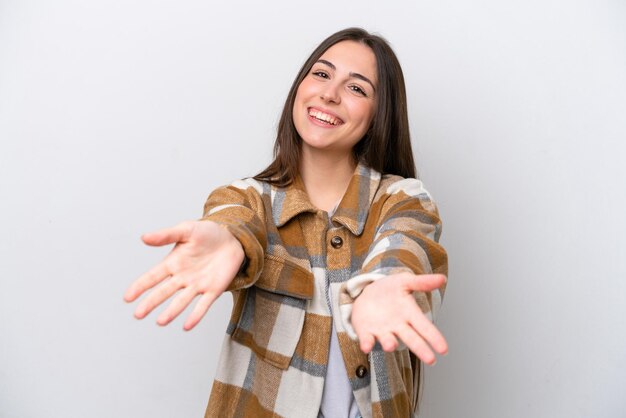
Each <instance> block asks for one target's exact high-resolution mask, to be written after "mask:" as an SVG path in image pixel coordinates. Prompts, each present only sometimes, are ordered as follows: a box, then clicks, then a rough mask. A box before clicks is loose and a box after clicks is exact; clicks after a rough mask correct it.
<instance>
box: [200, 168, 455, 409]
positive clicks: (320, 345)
mask: <svg viewBox="0 0 626 418" xmlns="http://www.w3.org/2000/svg"><path fill="white" fill-rule="evenodd" d="M203 219H206V220H211V221H215V222H217V223H219V224H222V225H224V226H225V227H226V228H228V230H229V231H230V232H232V233H233V235H234V236H235V237H237V239H239V241H240V242H241V244H242V246H243V248H244V251H245V254H246V261H245V262H244V265H243V266H242V269H241V270H240V272H239V274H238V275H237V277H235V279H234V280H233V282H232V283H231V285H230V287H229V289H228V290H230V291H231V292H232V294H233V299H234V302H233V311H232V314H231V318H230V322H229V325H228V328H227V336H226V338H225V340H224V343H223V347H222V354H221V358H220V361H219V364H218V369H217V373H216V377H215V381H214V383H213V388H212V391H211V396H210V399H209V404H208V406H207V409H206V414H205V417H220V418H223V417H298V418H307V417H310V418H316V417H317V416H318V412H319V409H320V405H321V400H322V392H323V388H324V377H325V376H326V364H327V359H328V351H329V342H330V335H331V332H334V330H333V321H334V325H335V329H336V330H337V336H338V339H339V345H340V348H341V352H342V355H343V359H344V362H345V365H346V371H347V374H348V378H349V380H350V384H351V386H352V390H353V393H354V396H355V400H356V402H357V404H358V407H359V410H360V412H361V414H362V415H363V417H389V418H391V417H394V418H395V417H409V416H412V414H413V412H412V411H413V407H414V403H415V399H416V393H415V390H414V389H415V388H416V386H417V385H416V379H418V378H419V376H418V369H417V368H416V362H415V358H414V357H413V356H412V354H410V352H409V351H408V349H407V348H406V347H405V346H404V345H402V344H401V347H400V348H399V349H397V350H396V351H394V352H391V353H386V352H384V351H382V349H381V348H380V346H379V345H378V344H377V345H376V347H375V348H374V350H373V351H372V352H371V353H370V354H369V355H367V354H364V353H363V352H361V350H360V349H359V344H358V342H357V341H356V335H355V334H354V330H353V328H352V326H351V325H350V315H351V308H352V302H353V301H354V299H355V298H356V297H358V295H359V294H360V292H361V291H362V289H363V288H364V287H365V286H367V285H368V284H369V283H371V282H372V281H374V280H376V279H377V278H379V277H382V276H385V275H388V274H392V273H399V272H404V271H410V272H414V273H417V274H419V273H431V272H434V273H443V274H447V255H446V252H445V250H444V249H443V248H442V247H441V246H440V245H439V244H438V243H437V242H438V241H439V236H440V233H441V222H440V220H439V217H438V213H437V208H436V207H435V205H434V203H433V201H432V199H431V198H430V195H429V194H428V192H427V191H426V190H425V189H424V188H423V186H422V183H421V182H420V181H419V180H416V179H404V178H401V177H399V176H393V175H384V176H381V175H380V173H378V172H377V171H375V170H372V169H370V168H368V167H366V166H364V165H361V164H360V165H358V166H357V168H356V170H355V172H354V175H353V176H352V179H351V181H350V184H349V186H348V189H347V190H346V193H345V195H344V196H343V199H342V200H341V202H340V204H339V206H338V207H337V209H336V211H335V213H334V214H333V216H332V217H331V218H330V222H329V219H328V214H327V213H326V212H325V211H322V210H319V209H317V208H316V207H315V206H313V204H311V203H310V201H309V199H308V197H307V194H306V192H305V190H304V186H303V184H302V181H301V180H300V179H296V180H295V181H294V182H293V183H292V184H291V185H289V186H287V187H286V188H278V187H275V186H271V185H269V184H267V183H264V182H260V181H257V180H254V179H245V180H240V181H236V182H234V183H232V184H231V185H229V186H226V187H222V188H219V189H217V190H215V191H214V192H213V193H211V195H210V196H209V198H208V200H207V202H206V204H205V207H204V217H203ZM329 288H330V292H329ZM443 291H444V288H441V289H438V290H436V291H433V292H428V293H416V294H415V297H416V300H417V302H418V304H419V306H420V307H421V309H422V311H423V312H425V313H426V314H427V315H430V317H431V318H432V315H433V314H434V313H435V312H436V309H437V308H438V306H439V304H440V302H441V298H442V296H443ZM330 295H332V298H331V297H330ZM330 304H332V312H335V313H336V315H335V316H334V317H333V316H332V315H331V310H330Z"/></svg>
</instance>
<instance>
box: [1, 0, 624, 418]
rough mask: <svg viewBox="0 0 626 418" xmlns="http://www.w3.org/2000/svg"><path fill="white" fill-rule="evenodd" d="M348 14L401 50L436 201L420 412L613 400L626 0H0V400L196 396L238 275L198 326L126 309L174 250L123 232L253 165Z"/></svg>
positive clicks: (466, 413)
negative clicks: (295, 87) (434, 335)
mask: <svg viewBox="0 0 626 418" xmlns="http://www.w3.org/2000/svg"><path fill="white" fill-rule="evenodd" d="M349 26H362V27H364V28H366V29H368V30H371V31H374V32H378V33H380V34H382V35H384V36H385V37H386V38H387V39H388V40H389V41H390V42H391V44H392V45H393V47H394V48H395V51H396V52H397V54H398V56H399V59H400V61H401V63H402V65H403V69H404V72H405V77H406V83H407V89H408V96H409V113H410V115H409V116H410V119H411V127H412V134H413V142H414V151H415V157H416V160H417V163H418V169H419V172H420V175H421V178H422V180H423V181H424V182H425V184H426V185H427V187H428V189H429V190H430V191H431V193H432V194H433V196H434V197H435V199H436V201H437V203H438V205H439V207H440V211H441V215H442V218H443V221H444V233H443V237H442V242H443V244H444V245H445V247H446V248H447V249H448V251H449V257H450V277H449V286H448V289H447V293H446V295H445V300H444V304H443V307H442V310H441V313H440V316H439V318H438V322H437V323H438V325H439V327H440V328H441V330H442V331H443V332H444V334H445V335H446V336H447V339H448V342H449V345H450V353H449V355H448V356H446V357H442V358H440V359H439V361H438V363H437V365H435V366H434V367H432V368H427V371H426V379H425V386H424V392H423V403H422V408H421V415H420V416H422V417H425V418H456V417H464V418H465V417H467V418H484V417H493V418H502V417H504V418H509V417H510V418H517V417H519V418H522V417H523V418H526V417H535V418H537V417H546V418H548V417H550V418H552V417H564V418H565V417H567V418H577V417H581V418H582V417H593V418H609V417H611V418H616V417H623V416H626V415H625V414H626V412H625V411H626V398H625V396H624V394H625V390H626V284H625V281H626V239H625V235H626V221H625V220H624V218H625V213H626V187H625V181H624V180H625V179H626V168H625V164H624V161H625V159H626V158H625V157H626V146H625V145H624V143H625V141H626V3H625V2H624V1H621V0H614V1H608V0H585V1H579V0H570V1H566V0H541V1H538V0H526V1H521V0H520V1H516V0H512V1H500V0H478V1H472V2H468V1H462V0H438V1H425V0H418V1H413V2H405V1H384V2H383V1H367V0H361V1H358V2H357V1H355V2H341V1H338V2H294V1H288V0H280V1H273V2H252V1H250V2H243V1H232V2H209V1H198V0H189V1H173V0H159V1H148V0H124V1H120V0H108V1H79V0H74V1H72V0H57V1H34V0H33V1H28V0H14V1H10V0H0V234H1V237H0V257H1V258H0V416H2V417H4V418H38V417H44V416H45V417H59V418H61V417H63V418H65V417H76V418H79V417H80V418H83V417H94V418H100V417H140V418H142V417H163V418H166V417H200V416H202V415H203V413H204V408H205V406H206V402H207V400H208V395H209V392H210V387H211V384H212V379H213V375H214V371H215V366H216V363H217V355H218V351H219V348H220V345H221V341H222V339H223V335H224V331H225V328H226V322H227V318H228V315H229V310H230V307H231V298H230V296H229V295H225V297H223V298H222V299H220V300H219V301H218V302H217V303H216V305H215V306H214V308H213V309H212V311H211V312H209V314H208V315H207V316H206V317H205V319H204V320H203V321H202V322H201V324H200V325H199V326H198V327H197V328H196V329H194V330H193V331H191V332H184V331H183V330H182V323H183V319H182V318H179V319H177V320H176V321H174V322H173V324H171V325H170V326H168V327H165V328H161V327H158V326H157V325H156V324H155V320H156V316H157V315H156V314H154V313H153V314H152V315H150V316H149V317H148V318H147V319H145V320H144V321H137V320H135V319H134V318H133V316H132V312H133V310H134V307H135V306H136V304H133V305H127V304H125V303H124V302H123V301H122V295H123V292H124V290H125V288H126V287H127V286H128V284H130V283H131V282H132V281H133V280H134V279H135V278H136V277H137V276H139V275H140V274H141V273H142V272H144V271H145V270H146V269H148V268H149V267H150V266H152V265H153V264H155V263H156V262H157V261H158V260H160V259H161V258H162V257H163V256H164V255H165V254H166V253H167V251H168V249H166V248H162V249H151V248H147V247H144V246H143V245H142V244H141V242H140V240H139V236H140V235H141V234H142V233H144V232H147V231H150V230H154V229H157V228H161V227H165V226H170V225H172V224H175V223H177V222H179V221H182V220H186V219H196V218H198V217H199V216H200V215H201V212H202V205H203V203H204V200H205V198H206V197H207V196H208V194H209V192H210V191H211V190H212V189H214V188H215V187H217V186H219V185H222V184H225V183H228V182H230V181H232V180H234V179H237V178H242V177H246V176H250V175H253V174H255V173H256V172H258V171H259V170H260V169H262V168H264V167H265V166H266V165H267V164H268V163H269V162H270V159H271V148H272V145H273V140H274V135H275V128H276V124H277V121H278V116H279V113H280V111H281V108H282V105H283V103H284V100H285V97H286V94H287V91H288V89H289V87H290V85H291V82H292V80H293V78H294V77H295V75H296V72H297V70H298V69H299V67H300V65H301V64H302V63H303V61H304V60H305V58H306V57H307V56H308V55H309V53H310V52H311V51H312V50H313V48H314V47H315V46H316V45H317V44H318V43H319V42H321V41H322V39H324V38H325V37H326V36H327V35H329V34H331V33H333V32H335V31H337V30H339V29H343V28H345V27H349ZM188 313H189V310H188V311H186V312H185V314H184V315H185V316H186V315H187V314H188ZM303 390H306V389H305V388H303Z"/></svg>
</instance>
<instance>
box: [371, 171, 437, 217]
mask: <svg viewBox="0 0 626 418" xmlns="http://www.w3.org/2000/svg"><path fill="white" fill-rule="evenodd" d="M376 197H377V199H376V200H379V199H381V200H383V201H389V203H397V202H401V201H407V200H411V201H414V202H416V203H417V202H419V205H420V206H421V207H423V208H424V209H426V210H427V211H429V212H435V213H436V212H437V207H436V205H435V201H434V199H433V197H432V195H431V194H430V192H429V191H428V190H427V189H426V187H425V185H424V183H423V182H422V181H421V180H419V179H416V178H404V177H400V176H397V175H394V174H385V175H383V176H382V178H381V181H380V186H379V188H378V193H377V196H376Z"/></svg>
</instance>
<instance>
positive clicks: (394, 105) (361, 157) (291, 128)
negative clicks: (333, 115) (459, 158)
mask: <svg viewBox="0 0 626 418" xmlns="http://www.w3.org/2000/svg"><path fill="white" fill-rule="evenodd" d="M341 41H356V42H361V43H363V44H365V45H367V46H368V47H370V48H371V50H372V51H373V52H374V56H375V57H376V70H377V74H378V88H377V93H376V95H377V97H376V110H375V113H374V119H373V120H372V125H371V126H370V128H369V130H368V131H367V133H366V134H365V136H364V137H363V138H362V139H361V140H360V141H359V142H358V143H357V144H356V145H355V146H354V148H353V150H352V151H353V155H354V159H355V161H357V162H358V161H361V162H363V163H364V164H365V165H367V166H369V167H371V168H373V169H374V170H377V171H379V172H381V173H383V174H397V175H400V176H402V177H416V171H415V162H414V161H413V151H412V149H411V136H410V134H409V120H408V116H407V106H406V89H405V87H404V76H403V75H402V68H401V67H400V63H399V62H398V58H397V57H396V54H395V53H394V52H393V50H392V49H391V47H390V46H389V44H388V43H387V41H386V40H385V39H384V38H382V37H381V36H378V35H372V34H370V33H368V32H367V31H365V30H363V29H361V28H348V29H344V30H341V31H339V32H337V33H334V34H333V35H330V36H329V37H328V38H326V39H325V40H324V41H323V42H322V43H321V44H320V45H319V46H318V47H317V48H316V49H315V50H314V51H313V53H312V54H311V55H310V56H309V58H308V59H307V60H306V62H305V63H304V65H303V66H302V68H300V72H299V73H298V75H297V77H296V79H295V80H294V82H293V84H292V85H291V89H290V90H289V94H288V95H287V100H286V101H285V106H284V107H283V112H282V114H281V117H280V121H279V123H278V132H277V136H276V142H275V143H274V161H273V162H272V163H271V164H270V165H269V166H268V167H267V168H266V169H265V170H263V171H261V172H260V173H259V174H257V175H256V176H255V177H254V178H255V179H257V180H263V181H267V182H269V183H272V184H276V185H278V186H286V185H288V184H290V183H291V182H292V181H293V180H294V179H295V178H296V176H297V174H298V171H299V169H300V147H301V143H302V139H301V138H300V135H298V132H297V131H296V127H295V125H294V122H293V115H292V112H293V105H294V102H295V99H296V92H297V90H298V87H299V86H300V83H301V82H302V80H303V79H304V78H305V77H306V76H307V74H308V73H309V71H310V70H311V67H312V66H313V64H315V63H316V62H317V60H318V59H319V58H320V57H321V56H322V54H324V52H326V50H327V49H328V48H330V47H331V46H333V45H335V44H336V43H339V42H341Z"/></svg>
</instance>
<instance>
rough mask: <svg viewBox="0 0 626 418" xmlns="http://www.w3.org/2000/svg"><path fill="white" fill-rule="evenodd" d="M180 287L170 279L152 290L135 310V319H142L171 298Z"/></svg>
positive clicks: (175, 281)
mask: <svg viewBox="0 0 626 418" xmlns="http://www.w3.org/2000/svg"><path fill="white" fill-rule="evenodd" d="M180 287H181V285H180V283H179V282H178V281H177V280H174V279H173V278H170V279H169V280H167V281H166V282H164V283H163V284H161V286H159V287H157V288H156V289H154V290H153V291H152V292H151V293H150V294H149V295H148V296H147V297H146V298H145V299H144V300H142V301H141V302H140V303H139V305H138V306H137V309H135V317H136V318H137V319H143V318H145V317H146V315H148V314H149V313H150V312H152V311H153V310H154V308H156V307H157V306H159V305H160V304H161V303H163V302H164V301H165V300H167V298H169V297H170V296H172V295H173V294H174V293H176V291H177V290H178V289H180Z"/></svg>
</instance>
